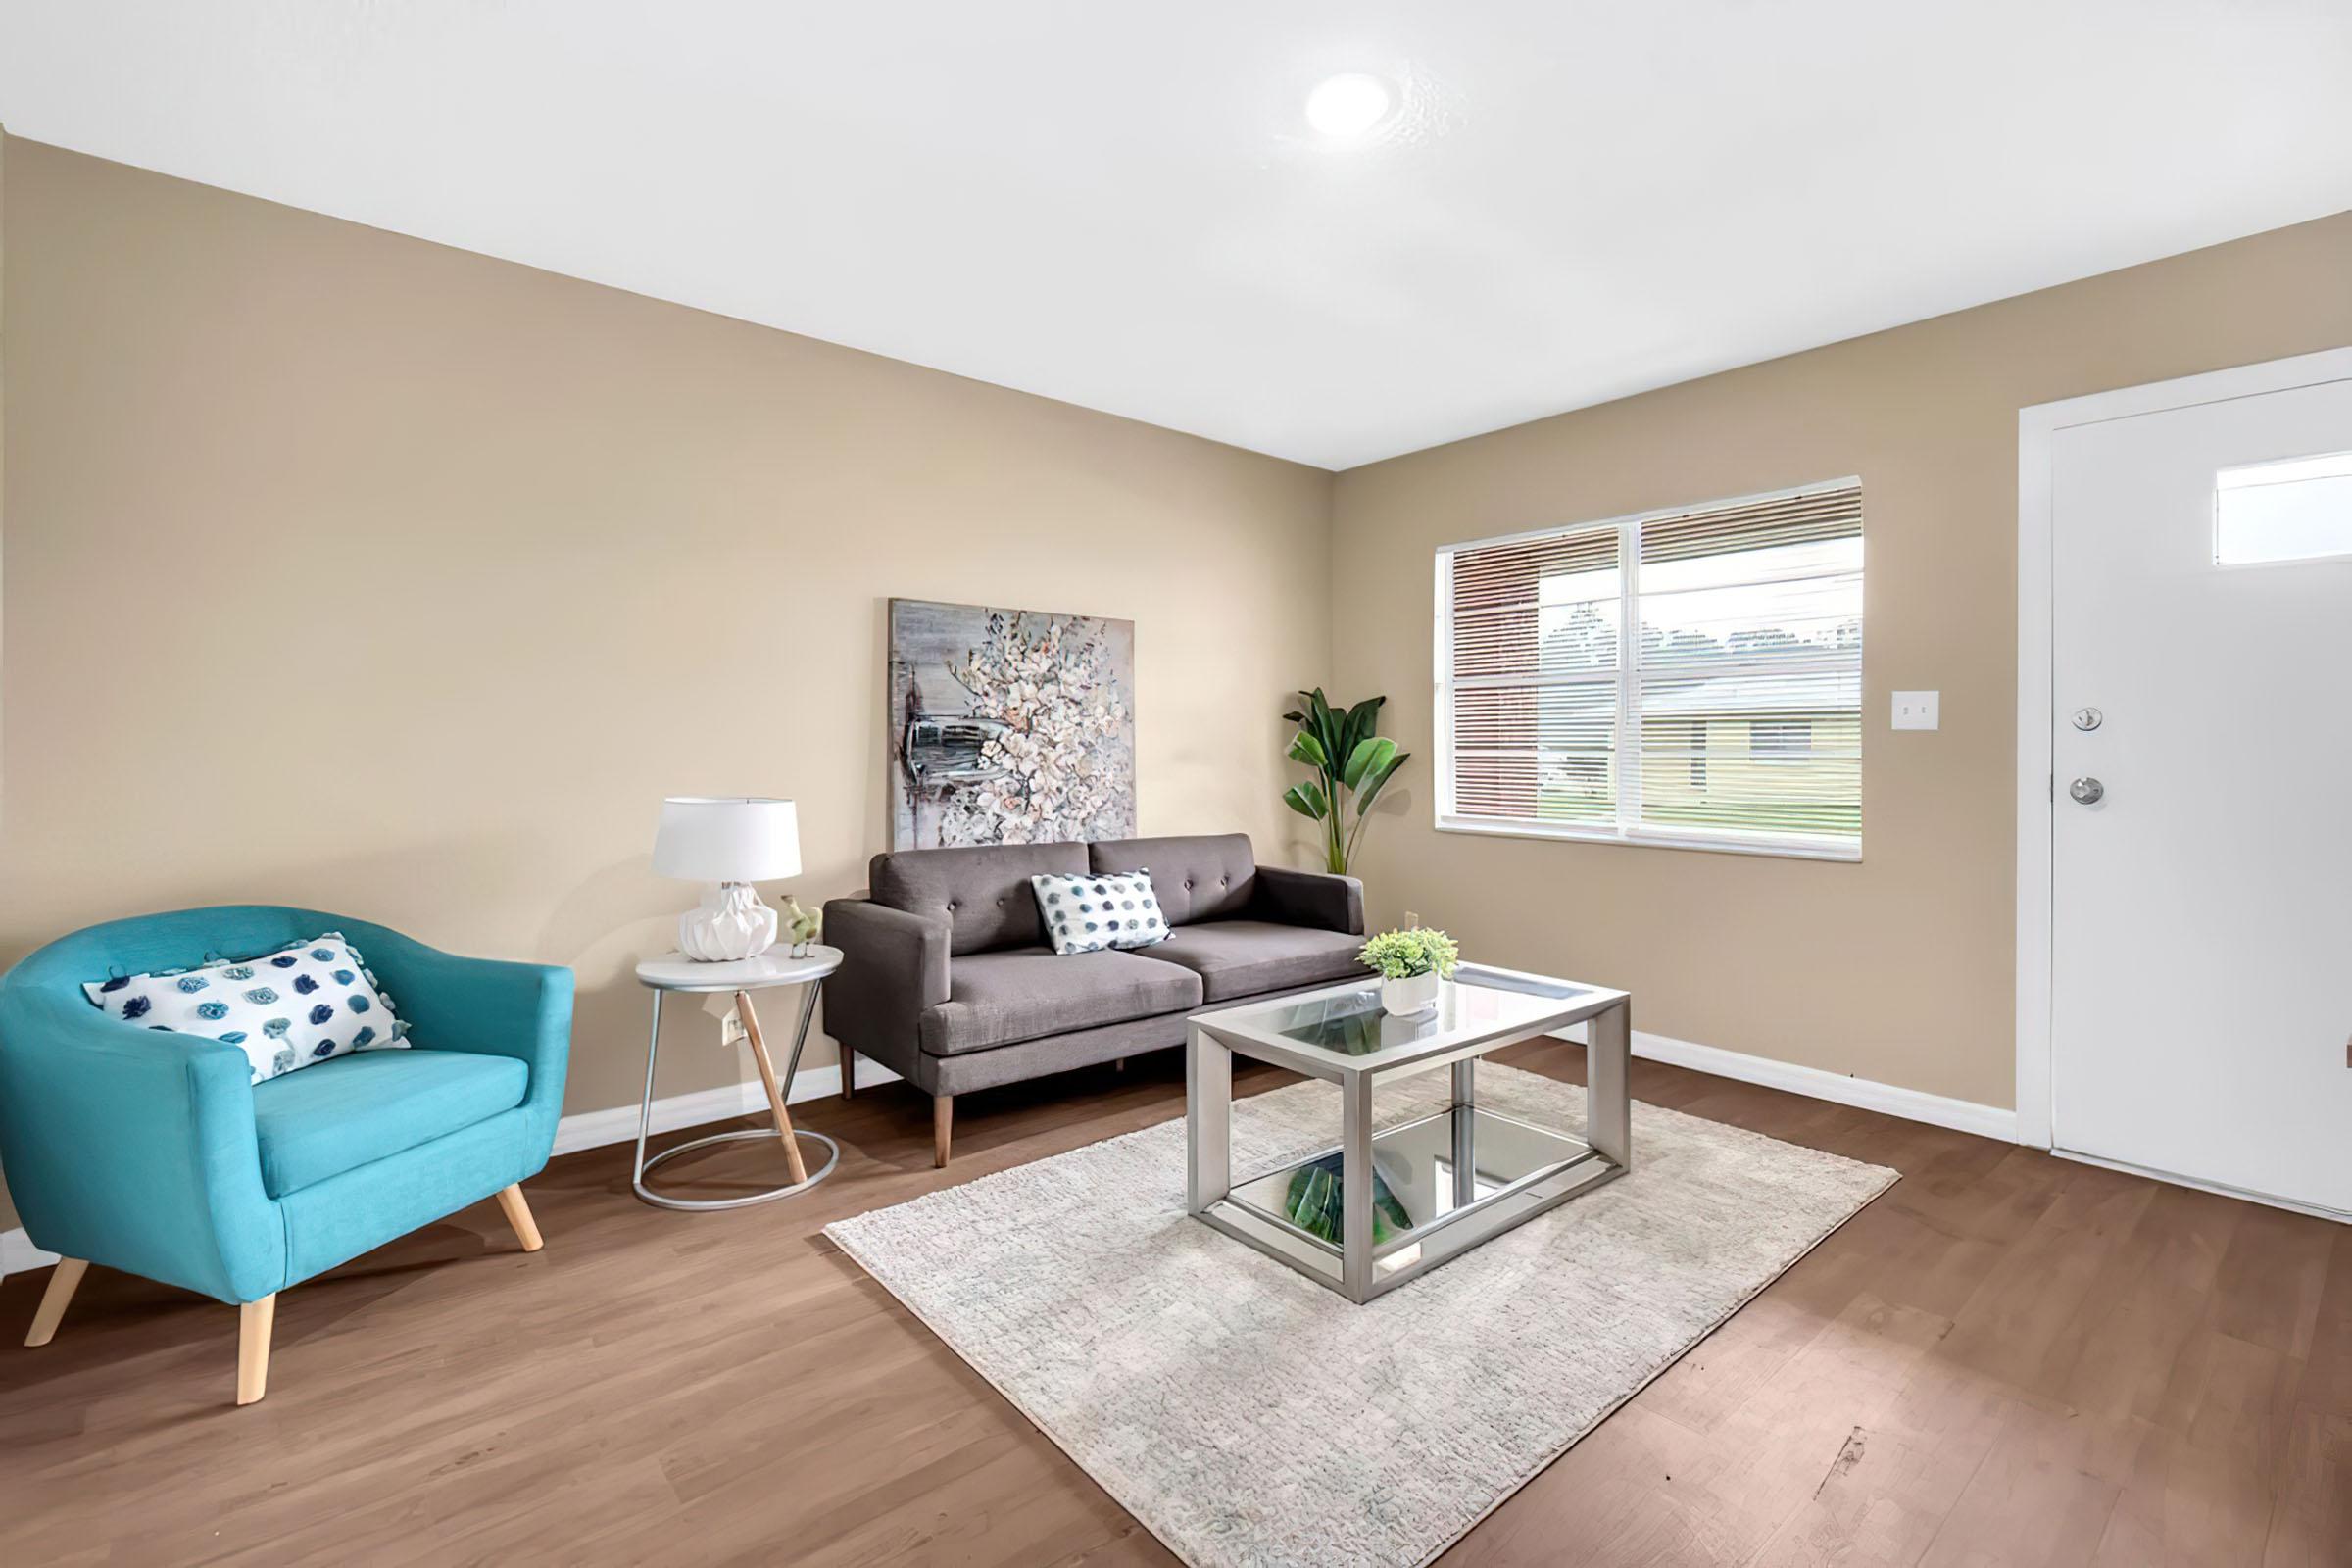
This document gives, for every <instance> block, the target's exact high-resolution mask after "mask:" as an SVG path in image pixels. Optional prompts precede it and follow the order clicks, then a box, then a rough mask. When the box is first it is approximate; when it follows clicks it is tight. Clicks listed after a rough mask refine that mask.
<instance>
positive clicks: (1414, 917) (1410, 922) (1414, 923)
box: [1404, 909, 1421, 931]
mask: <svg viewBox="0 0 2352 1568" xmlns="http://www.w3.org/2000/svg"><path fill="white" fill-rule="evenodd" d="M1404 928H1405V929H1406V930H1407V931H1417V930H1419V929H1420V928H1421V916H1420V915H1418V914H1416V913H1414V912H1413V911H1412V910H1410V909H1407V910H1405V911H1404Z"/></svg>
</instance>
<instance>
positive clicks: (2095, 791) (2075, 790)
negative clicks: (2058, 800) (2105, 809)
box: [2066, 778, 2107, 806]
mask: <svg viewBox="0 0 2352 1568" xmlns="http://www.w3.org/2000/svg"><path fill="white" fill-rule="evenodd" d="M2066 793H2067V794H2068V795H2070V796H2072V797H2073V798H2074V801H2075V804H2076V805H2078V806H2096V805H2098V804H2099V802H2100V801H2102V800H2104V799H2105V798H2106V796H2107V786H2106V785H2104V784H2102V783H2100V782H2099V781H2098V780H2097V779H2095V778H2079V779H2077V780H2075V781H2074V782H2073V783H2072V784H2069V785H2068V786H2067V787H2066Z"/></svg>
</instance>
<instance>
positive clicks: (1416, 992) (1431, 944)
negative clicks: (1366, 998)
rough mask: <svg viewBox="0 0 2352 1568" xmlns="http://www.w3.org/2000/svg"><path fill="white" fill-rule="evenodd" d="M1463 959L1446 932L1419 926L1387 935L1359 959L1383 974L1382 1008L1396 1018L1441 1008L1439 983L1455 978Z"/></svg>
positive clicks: (1367, 946) (1374, 941) (1366, 946)
mask: <svg viewBox="0 0 2352 1568" xmlns="http://www.w3.org/2000/svg"><path fill="white" fill-rule="evenodd" d="M1461 956H1462V950H1461V946H1460V945H1459V944H1458V943H1456V942H1455V941H1454V940H1453V938H1451V937H1449V936H1447V935H1446V933H1445V932H1443V931H1431V930H1426V929H1424V928H1422V927H1420V926H1415V927H1413V928H1412V929H1411V930H1409V931H1383V932H1382V933H1381V934H1380V935H1378V936H1376V937H1374V938H1373V939H1372V940H1371V941H1369V942H1367V943H1365V944H1364V947H1363V951H1362V952H1360V953H1358V954H1357V955H1356V957H1357V958H1358V959H1359V960H1360V961H1361V962H1362V963H1363V964H1364V966H1365V967H1366V968H1369V969H1371V970H1373V971H1374V972H1376V973H1377V974H1379V976H1380V1005H1382V1006H1383V1007H1386V1008H1387V1009H1388V1010H1389V1012H1390V1013H1391V1014H1392V1015H1393V1016H1395V1017H1398V1018H1409V1017H1411V1016H1412V1015H1413V1014H1414V1013H1416V1012H1426V1011H1428V1010H1429V1009H1430V1008H1431V1007H1434V1006H1436V1005H1438V983H1439V982H1440V981H1442V980H1450V979H1452V978H1453V969H1454V965H1455V964H1456V963H1458V962H1459V961H1460V960H1461Z"/></svg>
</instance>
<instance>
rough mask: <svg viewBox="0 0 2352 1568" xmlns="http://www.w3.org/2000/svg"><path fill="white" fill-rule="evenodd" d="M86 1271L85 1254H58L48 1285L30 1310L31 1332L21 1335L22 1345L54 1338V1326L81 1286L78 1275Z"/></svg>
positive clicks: (55, 1328) (87, 1268) (88, 1263)
mask: <svg viewBox="0 0 2352 1568" xmlns="http://www.w3.org/2000/svg"><path fill="white" fill-rule="evenodd" d="M89 1271H90V1261H89V1259H88V1258H86V1257H61V1258H59V1259H58V1260H57V1267H56V1268H54V1269H52V1270H50V1273H49V1288H48V1289H47V1290H45V1291H43V1292H42V1293H41V1304H40V1305H39V1306H36V1307H34V1308H33V1310H32V1332H30V1333H29V1334H26V1335H25V1344H26V1345H47V1344H48V1343H49V1342H50V1340H51V1339H53V1338H55V1337H56V1334H57V1325H58V1323H59V1321H60V1320H62V1319H63V1318H64V1317H65V1315H66V1307H67V1306H68V1305H69V1304H70V1303H71V1302H72V1301H73V1293H74V1292H75V1291H77V1290H79V1289H80V1288H81V1277H82V1276H83V1275H84V1274H87V1273H88V1272H89Z"/></svg>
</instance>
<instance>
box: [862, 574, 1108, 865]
mask: <svg viewBox="0 0 2352 1568" xmlns="http://www.w3.org/2000/svg"><path fill="white" fill-rule="evenodd" d="M889 677H890V678H889V690H890V697H889V706H890V711H889V715H888V724H889V733H890V749H891V767H890V819H891V847H892V848H893V849H901V850H916V849H919V850H930V849H939V848H942V847H952V846H956V845H964V844H1050V843H1054V842H1055V841H1057V840H1066V839H1115V838H1131V837H1133V836H1134V834H1135V698H1134V687H1135V622H1133V621H1131V620H1108V619H1104V618H1103V617H1101V616H1095V615H1054V614H1047V613H1042V612H1039V611H1033V610H992V609H988V608H985V607H983V606H978V605H940V604H932V603H930V602H928V601H925V600H919V599H894V600H892V601H891V602H890V671H889Z"/></svg>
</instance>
